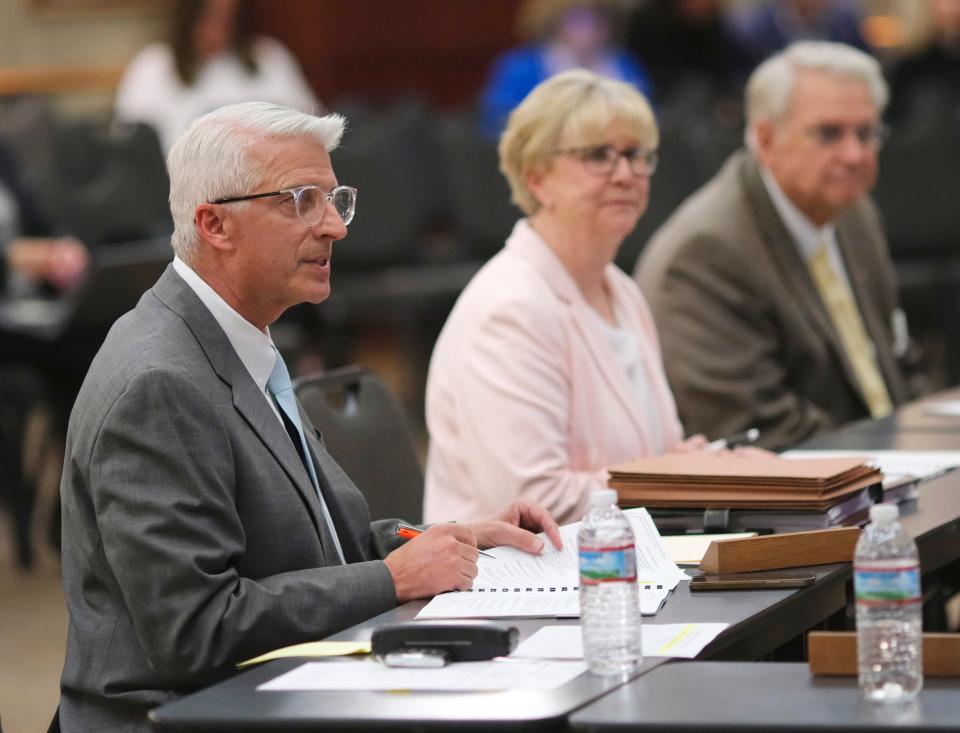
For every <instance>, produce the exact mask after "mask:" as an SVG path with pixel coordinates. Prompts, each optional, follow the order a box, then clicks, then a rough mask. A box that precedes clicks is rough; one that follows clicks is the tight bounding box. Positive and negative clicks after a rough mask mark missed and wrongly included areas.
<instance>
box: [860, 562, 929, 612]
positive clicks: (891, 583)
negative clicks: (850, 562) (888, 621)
mask: <svg viewBox="0 0 960 733" xmlns="http://www.w3.org/2000/svg"><path fill="white" fill-rule="evenodd" d="M853 587H854V593H855V595H856V597H857V603H862V604H866V605H871V604H888V603H916V602H917V601H918V600H919V598H920V568H918V567H917V566H916V565H915V564H911V565H902V566H880V567H877V566H873V567H871V566H869V565H865V566H857V567H855V568H854V571H853Z"/></svg>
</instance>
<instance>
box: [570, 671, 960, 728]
mask: <svg viewBox="0 0 960 733" xmlns="http://www.w3.org/2000/svg"><path fill="white" fill-rule="evenodd" d="M570 725H571V727H572V728H573V729H574V730H576V731H591V732H594V733H614V731H634V730H637V731H658V733H661V732H667V733H672V732H673V731H677V732H678V733H679V732H680V731H683V732H684V733H692V732H693V731H709V732H710V733H721V732H722V733H758V731H800V730H803V731H816V732H817V733H820V732H824V733H825V732H826V731H836V732H837V733H840V731H857V732H858V733H867V732H868V731H869V732H878V733H879V731H889V730H891V729H893V730H897V731H940V730H957V727H958V725H960V680H956V679H950V680H947V679H937V680H925V681H924V689H923V691H922V692H921V693H920V695H919V697H918V698H917V699H916V700H915V701H914V702H913V703H912V704H908V705H900V706H876V705H868V704H865V703H862V702H861V701H860V693H859V690H858V689H857V680H856V678H854V677H813V676H812V675H811V674H810V670H809V669H808V667H807V665H806V664H804V663H802V662H785V663H778V662H677V663H672V664H666V665H663V666H661V667H658V668H657V669H655V670H653V671H652V672H650V673H649V674H647V675H644V676H643V677H642V678H640V679H638V680H635V681H634V682H633V683H631V684H629V685H626V686H624V687H622V688H620V689H619V690H617V691H616V692H614V693H613V694H611V695H608V696H606V697H604V698H602V699H600V700H598V701H597V702H595V703H593V704H592V705H589V706H588V707H586V708H584V709H583V710H580V711H579V712H576V713H574V714H573V715H571V716H570Z"/></svg>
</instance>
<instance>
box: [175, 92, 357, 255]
mask: <svg viewBox="0 0 960 733" xmlns="http://www.w3.org/2000/svg"><path fill="white" fill-rule="evenodd" d="M345 125H346V120H345V119H344V118H343V117H342V116H341V115H338V114H328V115H324V116H322V117H318V116H315V115H309V114H304V113H303V112H298V111H297V110H293V109H289V108H287V107H280V106H278V105H275V104H268V103H266V102H243V103H241V104H231V105H228V106H226V107H220V108H219V109H216V110H214V111H213V112H210V113H208V114H205V115H204V116H203V117H199V118H197V119H196V120H195V121H194V122H193V124H191V125H190V128H189V129H188V130H187V131H186V132H185V133H184V134H183V135H182V136H181V137H180V139H179V140H177V142H176V143H174V145H173V147H172V148H170V152H169V154H168V155H167V170H168V172H169V174H170V213H171V214H172V215H173V237H172V239H171V244H172V246H173V251H174V252H175V253H176V254H177V255H178V256H179V257H180V259H182V260H184V261H186V262H191V261H192V259H193V257H194V255H195V254H196V252H197V249H198V248H199V246H200V238H199V235H198V234H197V227H196V223H195V221H194V212H195V211H196V208H197V206H198V205H199V204H201V203H204V202H209V201H215V200H217V199H221V198H228V197H230V196H243V195H246V194H248V193H253V188H254V186H256V185H258V184H259V183H260V182H261V181H262V180H263V177H264V175H265V171H264V170H263V169H262V164H261V163H260V161H258V160H257V158H256V156H255V155H251V151H252V149H253V148H254V146H255V145H256V144H257V143H260V142H263V141H264V140H265V139H268V138H298V137H301V138H309V139H313V140H316V141H317V142H318V143H320V144H321V145H323V147H324V148H325V149H326V150H327V151H328V152H329V151H331V150H333V149H334V148H336V147H337V145H339V144H340V138H341V137H342V136H343V130H344V127H345ZM244 205H245V203H244V202H241V203H237V204H236V206H244Z"/></svg>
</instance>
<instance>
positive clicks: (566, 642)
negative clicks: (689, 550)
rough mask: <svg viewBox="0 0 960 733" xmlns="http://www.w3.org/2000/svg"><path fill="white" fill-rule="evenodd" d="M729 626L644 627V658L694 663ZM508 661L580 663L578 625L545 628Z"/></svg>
mask: <svg viewBox="0 0 960 733" xmlns="http://www.w3.org/2000/svg"><path fill="white" fill-rule="evenodd" d="M727 626H729V624H721V623H707V624H695V623H689V624H647V623H644V624H643V625H642V626H641V627H640V634H641V648H642V649H643V656H645V657H677V658H682V659H693V658H694V657H695V656H697V655H698V654H699V653H700V652H701V651H702V650H703V648H704V647H705V646H706V645H707V644H709V643H710V642H711V641H713V640H714V639H715V638H717V636H718V635H719V634H720V632H721V631H723V630H724V629H725V628H727ZM510 656H511V657H520V658H524V659H583V636H582V631H581V627H580V626H579V625H567V626H544V627H543V628H542V629H540V630H539V631H537V632H535V633H534V634H532V635H531V636H530V637H529V638H528V639H526V640H524V641H522V642H521V643H520V646H518V647H517V648H516V649H515V650H514V652H513V653H512V654H511V655H510Z"/></svg>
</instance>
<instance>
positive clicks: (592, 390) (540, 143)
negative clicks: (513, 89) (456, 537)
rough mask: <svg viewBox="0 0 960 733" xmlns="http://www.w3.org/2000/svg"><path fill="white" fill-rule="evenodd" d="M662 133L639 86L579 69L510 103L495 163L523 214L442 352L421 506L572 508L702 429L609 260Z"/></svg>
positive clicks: (565, 515) (457, 314) (469, 295)
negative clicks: (692, 420)
mask: <svg viewBox="0 0 960 733" xmlns="http://www.w3.org/2000/svg"><path fill="white" fill-rule="evenodd" d="M657 142H658V132H657V127H656V122H655V121H654V118H653V113H652V112H651V110H650V106H649V105H648V104H647V102H646V100H645V99H644V98H643V97H642V96H641V95H640V93H639V92H637V91H636V90H635V89H634V88H633V87H631V86H629V85H627V84H624V83H622V82H617V81H613V80H609V79H604V78H601V77H599V76H597V75H595V74H593V73H591V72H588V71H583V70H578V71H570V72H566V73H563V74H559V75H557V76H554V77H553V78H551V79H549V80H547V81H545V82H543V83H542V84H540V85H539V86H538V87H536V88H535V89H534V90H533V91H532V92H531V93H530V94H529V96H527V98H526V99H525V100H524V101H523V102H522V103H521V105H520V106H519V107H517V108H516V109H515V110H514V112H513V113H512V114H511V115H510V119H509V121H508V123H507V129H506V130H505V132H504V134H503V137H502V138H501V141H500V169H501V171H503V173H504V175H505V176H506V177H507V179H508V181H509V183H510V187H511V189H512V193H513V201H514V203H516V204H517V205H518V206H520V208H521V209H523V211H524V212H525V213H526V214H527V218H525V219H521V220H520V221H519V222H517V224H516V226H515V227H514V230H513V233H512V234H511V235H510V238H509V239H508V240H507V243H506V247H505V248H504V249H503V250H502V251H501V252H500V253H499V254H498V255H496V256H495V257H494V258H493V259H491V260H490V262H488V263H487V264H486V265H485V266H484V267H483V269H481V270H480V272H478V273H477V275H476V276H475V277H474V279H473V280H472V281H471V283H470V284H469V285H468V286H467V288H466V289H465V290H464V291H463V293H462V294H461V296H460V298H459V300H458V301H457V304H456V306H455V307H454V309H453V311H452V313H451V314H450V318H449V319H448V320H447V323H446V325H445V326H444V328H443V331H442V332H441V334H440V337H439V339H438V341H437V345H436V348H435V349H434V352H433V358H432V360H431V363H430V374H429V377H428V380H427V400H426V410H427V426H428V428H429V430H430V449H429V455H428V459H427V477H426V489H425V492H426V493H425V498H424V518H425V520H426V521H428V522H434V521H438V520H441V519H443V520H449V519H451V518H453V519H458V520H469V519H475V518H477V517H484V516H488V515H490V514H491V512H492V511H493V510H495V509H496V508H497V507H500V506H503V504H504V503H505V502H508V501H510V500H512V499H515V498H517V497H520V496H524V497H527V498H530V499H533V500H535V501H537V502H539V503H540V504H541V505H542V506H544V507H546V508H547V509H548V510H549V511H550V513H551V514H553V516H554V517H555V518H556V519H557V520H558V521H560V522H569V521H575V520H578V519H580V518H581V517H582V516H583V514H584V513H585V511H586V509H587V507H588V504H589V495H590V492H591V491H593V490H594V489H597V488H602V487H604V486H606V482H607V468H608V467H609V466H612V465H615V464H618V463H622V462H624V461H629V460H631V459H634V458H638V457H641V456H647V455H655V454H658V453H663V452H666V451H668V450H675V449H678V448H679V449H690V448H695V447H700V446H702V445H703V443H704V442H705V441H704V440H703V438H702V437H700V436H698V437H697V438H694V439H691V441H688V442H687V443H684V442H683V433H682V429H681V427H680V422H679V421H678V419H677V412H676V408H675V406H674V402H673V397H672V395H671V394H670V389H669V387H668V385H667V381H666V377H665V376H664V372H663V366H662V363H661V358H660V348H659V345H658V342H657V334H656V330H655V327H654V323H653V319H652V318H651V316H650V312H649V311H648V309H647V305H646V303H645V302H644V300H643V296H642V295H641V294H640V291H639V290H638V289H637V287H636V285H635V283H634V281H633V280H632V279H630V278H629V277H627V276H626V275H624V274H623V273H622V272H621V271H620V270H619V269H617V267H616V266H615V265H613V264H612V263H613V260H614V257H615V256H616V254H617V250H618V248H619V247H620V244H621V242H623V240H624V238H625V237H626V236H627V235H628V234H629V233H630V232H631V231H632V230H633V228H634V227H635V226H636V224H637V221H638V220H639V218H640V216H641V215H642V214H643V212H644V210H645V209H646V206H647V200H648V196H649V191H650V176H651V175H652V174H653V171H654V169H655V167H656V162H657V158H656V146H657Z"/></svg>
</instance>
